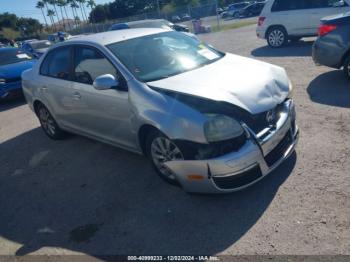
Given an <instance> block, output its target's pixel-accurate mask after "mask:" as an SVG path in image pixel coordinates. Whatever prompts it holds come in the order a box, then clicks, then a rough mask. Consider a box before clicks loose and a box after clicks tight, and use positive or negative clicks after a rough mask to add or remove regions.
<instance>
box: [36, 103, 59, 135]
mask: <svg viewBox="0 0 350 262" xmlns="http://www.w3.org/2000/svg"><path fill="white" fill-rule="evenodd" d="M39 119H40V123H41V125H42V127H43V129H44V130H45V132H46V133H47V134H48V135H50V136H55V135H56V127H55V121H54V120H53V118H52V116H51V114H50V113H49V111H48V110H47V109H46V108H45V107H41V108H40V109H39Z"/></svg>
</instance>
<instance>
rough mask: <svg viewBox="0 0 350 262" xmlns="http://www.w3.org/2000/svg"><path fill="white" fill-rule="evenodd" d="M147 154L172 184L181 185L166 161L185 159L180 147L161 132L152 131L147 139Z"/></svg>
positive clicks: (160, 172)
mask: <svg viewBox="0 0 350 262" xmlns="http://www.w3.org/2000/svg"><path fill="white" fill-rule="evenodd" d="M146 151H147V155H148V157H149V158H150V160H151V163H152V166H153V167H154V169H155V170H156V172H157V173H158V174H159V175H160V177H161V178H163V179H164V180H165V181H167V182H168V183H170V184H172V185H179V183H178V181H177V179H176V176H175V174H174V173H173V172H172V171H171V170H170V169H169V168H167V166H166V165H165V162H168V161H175V160H177V161H179V160H180V161H181V160H184V155H183V154H182V152H181V150H180V149H179V147H178V146H177V145H176V144H175V143H174V142H173V141H171V140H170V139H169V138H168V137H166V136H165V135H163V134H162V133H160V132H156V131H154V132H151V133H150V134H149V135H148V138H147V141H146Z"/></svg>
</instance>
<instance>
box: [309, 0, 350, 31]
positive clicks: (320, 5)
mask: <svg viewBox="0 0 350 262" xmlns="http://www.w3.org/2000/svg"><path fill="white" fill-rule="evenodd" d="M305 3H306V5H307V8H308V9H310V10H311V16H310V20H309V30H310V33H311V34H317V28H318V27H319V25H320V20H321V19H322V18H323V17H326V16H330V15H336V14H340V13H345V12H349V11H350V7H349V5H348V4H347V3H346V2H343V1H339V0H305Z"/></svg>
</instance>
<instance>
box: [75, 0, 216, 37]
mask: <svg viewBox="0 0 350 262" xmlns="http://www.w3.org/2000/svg"><path fill="white" fill-rule="evenodd" d="M217 8H218V6H217V2H216V1H208V3H207V4H203V5H198V6H180V7H176V8H175V9H174V10H173V11H172V12H167V13H165V12H163V11H161V12H159V13H158V12H144V13H141V14H138V15H133V16H128V17H124V18H120V19H114V20H108V21H105V22H103V23H89V24H86V23H85V24H84V23H81V24H80V25H79V26H78V27H76V28H75V29H73V30H71V31H70V32H69V33H71V34H72V35H78V34H87V33H97V32H105V31H108V29H109V28H110V27H111V26H112V25H113V24H116V23H127V22H132V21H138V20H147V19H166V20H168V21H170V22H173V23H180V24H186V25H187V26H188V27H189V28H190V30H191V31H193V25H192V21H193V20H194V19H201V20H202V21H203V23H204V24H205V25H207V26H211V27H220V17H219V14H218V13H217Z"/></svg>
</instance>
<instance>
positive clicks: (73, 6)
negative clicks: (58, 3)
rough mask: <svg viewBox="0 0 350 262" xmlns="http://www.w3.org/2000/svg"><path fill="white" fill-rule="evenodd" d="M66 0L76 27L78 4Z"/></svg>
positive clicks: (72, 0) (71, 0)
mask: <svg viewBox="0 0 350 262" xmlns="http://www.w3.org/2000/svg"><path fill="white" fill-rule="evenodd" d="M67 2H68V3H70V7H71V8H72V12H73V16H74V23H75V25H76V26H77V27H78V26H79V24H78V21H77V19H76V18H77V17H79V15H78V10H77V8H79V6H78V5H77V3H76V2H75V1H74V0H68V1H67ZM79 20H80V18H79Z"/></svg>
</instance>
